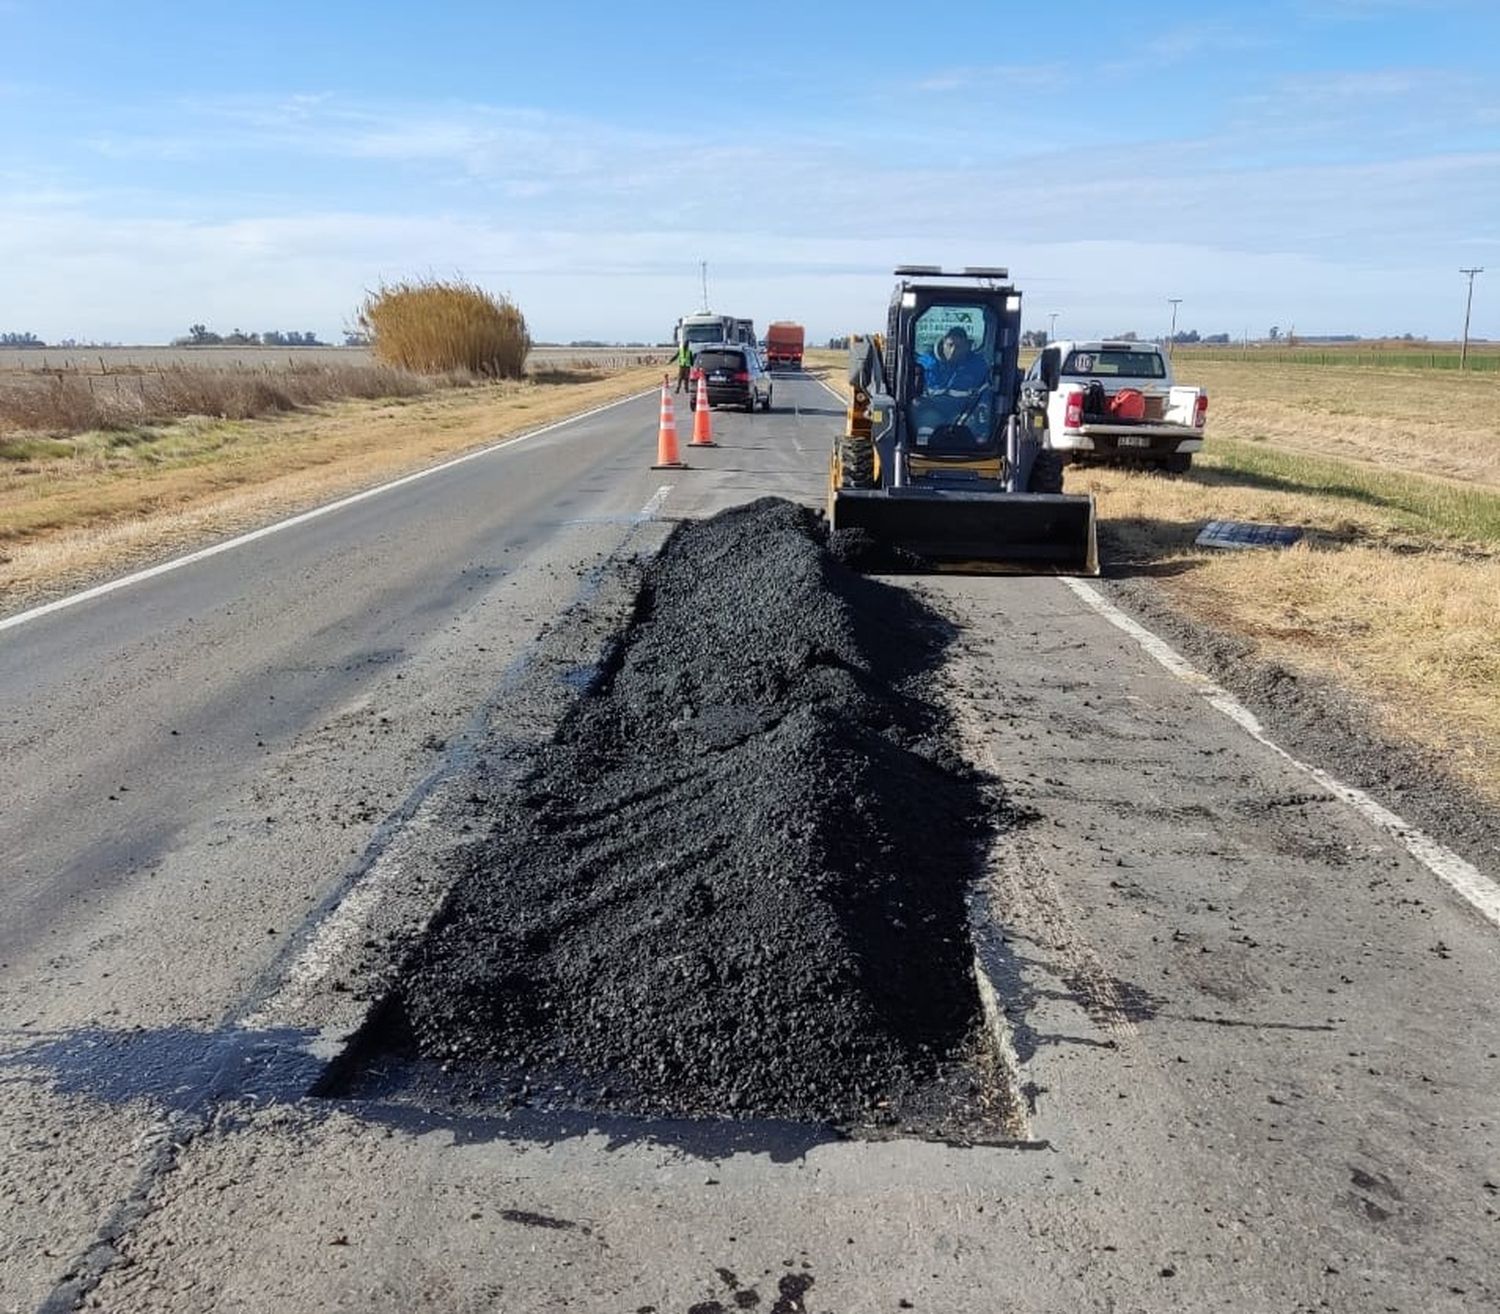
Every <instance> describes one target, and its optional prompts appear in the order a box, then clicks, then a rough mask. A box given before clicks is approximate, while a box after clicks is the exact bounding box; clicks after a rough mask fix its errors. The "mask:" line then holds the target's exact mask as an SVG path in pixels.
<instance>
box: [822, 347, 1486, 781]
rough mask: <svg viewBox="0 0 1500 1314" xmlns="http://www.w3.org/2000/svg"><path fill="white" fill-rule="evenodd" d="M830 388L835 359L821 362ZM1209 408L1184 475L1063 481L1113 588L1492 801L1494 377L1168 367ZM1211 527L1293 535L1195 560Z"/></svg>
mask: <svg viewBox="0 0 1500 1314" xmlns="http://www.w3.org/2000/svg"><path fill="white" fill-rule="evenodd" d="M811 363H815V364H822V365H825V366H827V367H828V370H829V372H828V379H829V382H831V383H834V384H835V385H840V384H841V383H842V358H841V356H840V355H838V354H827V353H820V355H819V356H818V357H817V359H816V361H814V362H811ZM1179 373H1180V374H1181V375H1182V377H1183V379H1184V381H1185V382H1191V383H1201V384H1202V385H1203V386H1204V387H1206V388H1208V390H1209V393H1210V398H1211V400H1210V405H1209V430H1208V439H1207V442H1206V444H1205V451H1204V453H1203V454H1202V455H1201V456H1200V457H1199V458H1198V459H1197V461H1196V462H1195V465H1194V469H1193V471H1192V473H1191V474H1190V475H1188V476H1187V477H1185V478H1181V479H1170V478H1165V477H1163V476H1161V475H1158V474H1154V473H1146V472H1142V471H1135V470H1130V469H1125V468H1111V467H1098V466H1083V467H1071V468H1070V469H1069V471H1068V476H1067V487H1068V490H1069V491H1070V492H1081V491H1091V492H1093V493H1094V495H1095V497H1096V498H1097V500H1098V506H1099V515H1100V520H1101V525H1102V534H1103V537H1104V540H1105V543H1104V550H1105V555H1106V559H1107V561H1108V563H1109V569H1110V570H1111V572H1112V573H1120V574H1137V575H1149V576H1151V577H1154V578H1155V579H1156V581H1157V583H1158V585H1159V587H1160V588H1161V589H1162V590H1163V591H1164V593H1165V594H1166V596H1167V598H1168V599H1169V600H1170V601H1172V602H1173V603H1174V604H1175V605H1176V606H1177V607H1178V608H1179V609H1180V610H1182V611H1183V612H1185V613H1186V614H1188V615H1189V616H1192V617H1194V618H1196V619H1198V620H1201V621H1204V622H1206V623H1208V624H1211V625H1214V626H1216V627H1218V628H1220V629H1223V630H1227V631H1230V632H1233V633H1236V634H1239V635H1242V636H1245V637H1248V638H1249V639H1251V640H1253V642H1254V643H1255V645H1256V648H1257V650H1258V652H1259V653H1260V655H1262V656H1263V657H1265V658H1267V659H1271V660H1275V661H1279V662H1282V663H1284V664H1286V665H1289V666H1291V667H1293V668H1295V669H1300V670H1303V671H1309V672H1315V673H1319V674H1322V675H1326V676H1330V677H1332V678H1334V679H1336V680H1338V681H1340V682H1342V683H1344V684H1345V685H1348V686H1351V687H1353V688H1355V689H1357V690H1359V691H1360V692H1361V693H1363V694H1364V695H1366V696H1367V698H1368V699H1369V700H1370V702H1371V704H1372V706H1374V707H1375V708H1376V710H1377V712H1378V713H1379V715H1380V716H1381V717H1382V718H1383V720H1384V722H1385V724H1386V726H1387V728H1388V729H1390V730H1393V731H1395V732H1396V733H1398V734H1401V735H1403V736H1405V737H1407V738H1409V739H1411V740H1413V741H1416V742H1418V743H1420V744H1422V745H1424V746H1425V747H1427V748H1428V749H1430V750H1432V751H1434V752H1435V753H1438V754H1441V756H1442V757H1443V758H1444V760H1445V761H1447V762H1449V763H1450V764H1451V765H1452V767H1453V768H1454V769H1455V770H1457V771H1458V772H1459V773H1460V774H1461V775H1463V776H1464V777H1465V778H1466V779H1468V780H1469V781H1471V782H1472V783H1473V784H1474V785H1475V786H1476V787H1478V788H1479V789H1480V790H1481V791H1482V792H1484V793H1485V794H1486V795H1487V796H1488V797H1490V798H1491V799H1494V800H1496V801H1500V376H1497V375H1496V374H1482V375H1459V374H1457V373H1455V372H1452V371H1430V372H1429V371H1418V370H1413V369H1408V368H1401V369H1359V368H1354V367H1350V366H1339V367H1326V368H1324V367H1318V366H1310V365H1305V364H1301V363H1293V364H1283V363H1278V362H1274V361H1255V360H1250V361H1246V362H1239V361H1229V360H1212V361H1205V360H1200V359H1183V360H1181V361H1179ZM1212 519H1232V520H1250V521H1257V522H1261V523H1272V524H1286V525H1298V526H1301V527H1303V528H1304V529H1306V530H1307V531H1308V533H1307V536H1306V538H1305V540H1304V542H1303V543H1301V544H1299V545H1298V546H1297V547H1295V548H1292V549H1290V550H1288V551H1281V552H1213V551H1211V550H1205V549H1201V548H1197V547H1194V545H1193V539H1194V538H1195V537H1196V535H1197V533H1198V531H1199V530H1200V529H1201V528H1202V526H1203V524H1204V523H1205V522H1206V521H1208V520H1212Z"/></svg>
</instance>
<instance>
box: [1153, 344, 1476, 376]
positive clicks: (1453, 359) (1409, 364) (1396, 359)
mask: <svg viewBox="0 0 1500 1314" xmlns="http://www.w3.org/2000/svg"><path fill="white" fill-rule="evenodd" d="M1174 354H1175V355H1176V356H1177V357H1178V358H1179V359H1180V358H1183V357H1187V358H1190V359H1195V360H1242V361H1252V362H1253V361H1259V362H1260V363H1261V364H1263V365H1330V366H1336V365H1346V366H1360V367H1363V368H1365V369H1412V370H1456V369H1458V368H1459V360H1460V356H1459V353H1458V352H1457V351H1422V350H1420V349H1417V348H1401V349H1397V350H1393V351H1379V350H1374V351H1359V350H1357V349H1354V348H1348V347H1328V348H1319V347H1290V348H1276V347H1238V346H1228V347H1196V346H1195V347H1187V346H1179V347H1178V348H1177V350H1176V352H1175V353H1174ZM1463 368H1464V369H1466V370H1468V371H1470V372H1472V373H1474V374H1500V350H1497V349H1496V348H1494V347H1488V346H1487V347H1486V348H1484V349H1482V350H1477V351H1476V350H1475V349H1474V348H1472V347H1471V348H1470V349H1469V359H1468V362H1467V363H1466V364H1465V365H1464V366H1463Z"/></svg>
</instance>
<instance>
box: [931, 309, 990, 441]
mask: <svg viewBox="0 0 1500 1314" xmlns="http://www.w3.org/2000/svg"><path fill="white" fill-rule="evenodd" d="M997 338H998V332H997V325H996V323H995V315H994V312H993V311H992V310H990V309H988V308H987V307H985V306H976V305H962V304H953V305H934V306H929V307H928V308H927V309H926V310H924V311H923V312H922V313H921V314H920V315H919V316H918V317H917V321H916V323H915V324H914V325H913V346H914V348H915V353H916V364H917V366H918V368H920V369H921V371H922V384H921V390H920V393H919V394H918V395H917V396H916V397H915V398H914V400H913V401H912V403H911V408H910V420H911V432H912V444H913V449H914V451H915V452H916V453H917V454H918V455H920V454H922V453H924V452H926V453H928V454H930V455H933V456H959V455H973V454H977V453H982V452H986V451H988V450H989V449H990V448H991V447H992V446H993V444H994V441H995V421H996V418H997V417H996V398H995V389H994V359H995V344H996V340H997Z"/></svg>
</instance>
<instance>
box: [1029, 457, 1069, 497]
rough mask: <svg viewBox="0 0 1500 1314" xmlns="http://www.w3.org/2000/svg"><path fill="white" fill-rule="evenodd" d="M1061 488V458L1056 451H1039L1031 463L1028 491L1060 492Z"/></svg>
mask: <svg viewBox="0 0 1500 1314" xmlns="http://www.w3.org/2000/svg"><path fill="white" fill-rule="evenodd" d="M1062 490H1063V459H1062V456H1061V455H1060V454H1059V453H1057V452H1052V451H1046V450H1043V451H1040V452H1038V453H1037V454H1036V460H1034V461H1033V462H1032V463H1031V478H1030V479H1029V480H1028V481H1027V485H1026V491H1027V492H1028V493H1060V492H1062Z"/></svg>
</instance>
